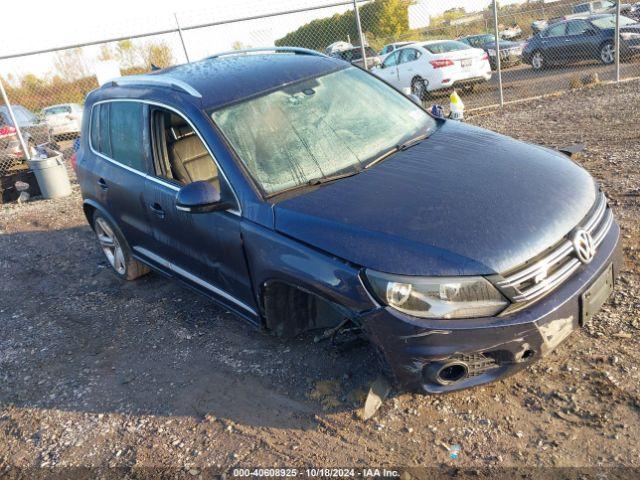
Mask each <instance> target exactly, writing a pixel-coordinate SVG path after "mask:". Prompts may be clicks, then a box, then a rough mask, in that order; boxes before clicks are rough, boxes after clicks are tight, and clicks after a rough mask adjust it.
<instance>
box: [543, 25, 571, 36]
mask: <svg viewBox="0 0 640 480" xmlns="http://www.w3.org/2000/svg"><path fill="white" fill-rule="evenodd" d="M566 26H567V24H566V23H559V24H557V25H554V26H553V27H549V28H548V29H547V31H546V33H545V35H544V36H545V37H561V36H562V35H564V30H565V27H566Z"/></svg>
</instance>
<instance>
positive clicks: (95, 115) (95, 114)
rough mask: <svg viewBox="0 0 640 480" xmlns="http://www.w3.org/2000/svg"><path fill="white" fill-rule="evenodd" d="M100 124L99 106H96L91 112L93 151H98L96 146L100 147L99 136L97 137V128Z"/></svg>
mask: <svg viewBox="0 0 640 480" xmlns="http://www.w3.org/2000/svg"><path fill="white" fill-rule="evenodd" d="M99 123H100V105H96V106H95V107H93V109H92V110H91V146H92V147H93V149H94V150H97V151H100V149H99V148H98V145H100V136H99V135H98V128H99Z"/></svg>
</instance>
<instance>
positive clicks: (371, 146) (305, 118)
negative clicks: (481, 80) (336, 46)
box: [211, 68, 435, 195]
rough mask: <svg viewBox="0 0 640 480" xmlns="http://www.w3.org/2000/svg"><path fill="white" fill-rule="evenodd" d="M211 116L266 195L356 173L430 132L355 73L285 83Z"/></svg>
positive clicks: (388, 92)
mask: <svg viewBox="0 0 640 480" xmlns="http://www.w3.org/2000/svg"><path fill="white" fill-rule="evenodd" d="M345 105H348V108H345ZM380 112H384V115H380ZM211 116H212V118H213V120H214V122H216V124H217V125H218V126H219V128H220V129H221V130H222V132H223V133H224V135H225V136H226V138H227V139H228V141H229V142H230V143H231V145H232V146H233V147H234V149H235V151H236V153H237V154H238V156H239V157H240V160H241V161H242V162H243V163H244V165H245V166H246V168H247V169H248V171H249V172H250V174H251V176H252V177H253V179H254V180H255V181H256V183H257V184H258V185H259V186H260V187H261V188H262V190H263V192H264V193H265V194H266V195H272V194H275V193H278V192H281V191H284V190H289V189H293V188H298V187H300V186H305V185H309V184H313V183H314V182H317V181H321V180H322V179H323V178H325V179H326V178H328V177H332V176H335V175H341V174H349V173H357V172H358V171H360V170H361V169H362V168H364V167H366V166H367V164H368V163H369V162H371V161H372V160H374V159H375V158H377V157H379V156H380V154H381V153H383V152H386V151H388V150H389V149H391V148H393V147H394V146H396V145H398V144H401V143H403V142H405V141H407V140H409V139H412V138H414V137H416V136H418V135H422V134H428V133H429V132H430V131H431V130H432V129H433V128H435V121H434V120H433V118H432V117H431V116H429V115H428V114H427V113H426V112H425V111H424V110H422V109H421V108H419V107H418V106H416V105H415V104H414V103H413V102H412V101H411V100H409V99H408V98H406V97H405V96H404V95H402V94H400V93H398V92H397V91H396V90H394V89H393V88H391V87H389V86H388V85H387V84H386V83H384V82H382V81H380V80H378V79H377V78H375V77H374V76H372V75H370V74H369V73H366V72H364V71H362V70H360V69H359V68H347V69H344V70H340V71H337V72H333V73H329V74H327V75H324V76H321V77H318V78H314V79H311V80H305V81H303V82H299V83H296V84H293V85H289V86H286V87H283V88H281V89H279V90H277V91H275V92H272V93H268V94H266V95H263V96H261V97H258V98H253V99H249V100H245V101H243V102H240V103H237V104H234V105H230V106H228V107H224V108H222V109H220V110H216V111H214V112H212V114H211Z"/></svg>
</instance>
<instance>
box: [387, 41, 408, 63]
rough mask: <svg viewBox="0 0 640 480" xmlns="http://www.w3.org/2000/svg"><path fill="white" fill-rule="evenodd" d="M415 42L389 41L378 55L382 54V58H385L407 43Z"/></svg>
mask: <svg viewBox="0 0 640 480" xmlns="http://www.w3.org/2000/svg"><path fill="white" fill-rule="evenodd" d="M412 43H414V42H394V43H387V44H386V45H385V46H384V47H382V49H381V50H380V52H378V55H379V56H380V60H384V59H385V57H386V56H387V55H389V54H390V53H391V52H393V51H395V50H397V49H399V48H402V47H406V46H407V45H411V44H412Z"/></svg>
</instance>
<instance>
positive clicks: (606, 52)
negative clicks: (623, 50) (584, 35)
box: [600, 42, 616, 65]
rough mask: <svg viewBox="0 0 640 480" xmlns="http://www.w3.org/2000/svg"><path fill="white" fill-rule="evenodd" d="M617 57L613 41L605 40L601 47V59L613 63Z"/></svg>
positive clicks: (606, 63)
mask: <svg viewBox="0 0 640 480" xmlns="http://www.w3.org/2000/svg"><path fill="white" fill-rule="evenodd" d="M615 59H616V49H615V47H614V46H613V42H605V43H603V44H602V46H601V47H600V61H601V62H602V63H604V64H605V65H611V64H612V63H613V62H614V61H615Z"/></svg>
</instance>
